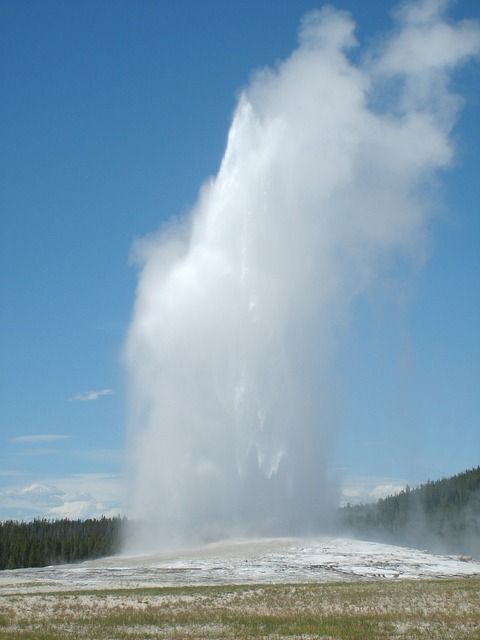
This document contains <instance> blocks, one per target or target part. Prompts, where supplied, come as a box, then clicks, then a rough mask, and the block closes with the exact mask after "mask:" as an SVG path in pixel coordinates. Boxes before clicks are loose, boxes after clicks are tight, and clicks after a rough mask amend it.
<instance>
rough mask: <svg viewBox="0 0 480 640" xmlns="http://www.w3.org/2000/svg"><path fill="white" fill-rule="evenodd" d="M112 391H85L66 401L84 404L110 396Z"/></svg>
mask: <svg viewBox="0 0 480 640" xmlns="http://www.w3.org/2000/svg"><path fill="white" fill-rule="evenodd" d="M111 395H113V391H112V390H111V389H99V390H98V391H85V392H84V393H77V394H76V395H75V396H72V397H71V398H69V399H68V400H69V401H70V402H85V401H92V400H98V399H99V398H101V397H102V396H111Z"/></svg>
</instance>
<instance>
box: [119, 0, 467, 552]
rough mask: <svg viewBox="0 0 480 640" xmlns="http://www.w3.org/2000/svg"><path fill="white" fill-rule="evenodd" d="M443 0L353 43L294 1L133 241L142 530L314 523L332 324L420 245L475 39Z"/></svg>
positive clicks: (156, 539) (148, 535)
mask: <svg viewBox="0 0 480 640" xmlns="http://www.w3.org/2000/svg"><path fill="white" fill-rule="evenodd" d="M445 4H446V3H445V2H442V1H440V0H438V1H429V0H426V1H425V2H423V3H420V4H416V5H411V6H406V7H403V9H401V10H400V11H399V12H398V14H397V27H396V29H395V31H394V32H393V34H391V35H390V37H389V38H388V40H387V39H384V40H383V41H382V46H381V48H379V49H377V50H375V51H370V52H368V55H364V56H359V55H358V50H357V49H355V47H356V46H357V42H356V40H355V37H354V23H353V21H352V19H351V17H350V15H349V14H347V13H344V12H338V11H336V10H334V9H333V8H331V7H324V8H323V9H322V10H320V11H314V12H312V13H310V14H308V15H307V16H306V17H305V18H304V20H303V22H302V25H301V29H300V35H299V46H298V48H297V49H296V50H295V51H294V52H293V53H292V55H291V56H290V58H288V59H287V60H285V61H284V62H283V63H281V64H278V65H277V67H276V68H275V69H273V70H262V71H260V72H258V73H257V74H256V75H255V77H254V78H253V80H252V81H251V83H250V85H249V86H248V88H246V89H245V91H244V92H243V94H242V96H241V98H240V100H239V104H238V107H237V109H236V113H235V115H234V118H233V123H232V126H231V130H230V133H229V136H228V144H227V149H226V152H225V156H224V158H223V161H222V164H221V167H220V170H219V172H218V175H217V176H216V177H215V178H213V179H211V180H210V181H209V182H208V183H207V184H206V185H204V187H203V189H202V191H201V194H200V197H199V200H198V203H197V205H196V207H195V208H194V210H193V211H192V212H191V215H190V216H189V218H188V219H186V220H184V221H183V222H182V223H178V222H176V223H172V224H171V225H170V226H168V227H166V228H163V229H162V230H161V232H160V233H159V234H158V235H157V236H156V237H155V238H153V239H150V240H148V241H145V242H143V243H141V244H139V245H138V246H137V247H136V258H137V260H138V261H139V262H140V264H141V272H140V277H139V284H138V296H137V301H136V305H135V312H134V317H133V321H132V324H131V327H130V332H129V336H128V341H127V346H126V357H127V361H128V367H129V372H130V377H131V409H132V412H131V421H132V427H131V429H132V431H131V447H132V450H133V456H132V464H131V471H132V496H131V497H132V502H131V504H132V509H131V517H132V518H134V519H136V520H138V521H141V522H143V523H144V526H143V528H142V530H141V531H140V532H139V531H137V532H136V536H137V538H136V540H135V542H136V543H137V544H139V545H140V546H144V547H145V546H147V545H150V546H153V547H155V546H156V547H161V546H166V545H179V544H187V543H191V542H195V541H200V540H211V539H218V538H221V537H227V536H231V535H263V534H266V535H280V534H282V535H283V534H300V533H311V532H312V531H314V530H317V529H318V528H319V527H320V526H321V524H322V519H323V518H324V517H325V514H326V512H327V509H328V506H329V503H330V502H331V500H330V497H331V489H330V488H328V487H327V485H326V482H325V478H324V474H325V460H326V457H327V456H328V453H329V448H330V446H331V436H332V431H333V430H334V424H333V422H334V420H333V415H332V414H333V412H332V410H331V407H330V406H329V402H328V396H329V393H328V390H326V382H327V380H328V377H327V372H328V362H329V359H330V357H331V353H332V348H333V343H334V338H335V335H334V332H335V327H336V326H337V325H338V323H340V322H342V321H344V320H345V317H346V314H347V313H348V309H349V307H350V306H351V303H352V301H353V300H354V298H355V297H356V296H358V295H360V294H362V292H365V291H366V290H367V288H369V287H371V285H372V284H374V283H375V281H378V278H379V275H380V274H381V275H382V277H385V275H388V271H389V270H390V269H391V268H392V266H395V263H398V261H399V259H401V260H405V258H411V257H412V256H418V255H419V253H420V254H421V252H422V238H423V236H424V231H425V224H426V221H427V220H428V217H429V215H430V209H431V207H429V204H428V198H427V197H426V195H427V191H430V187H431V182H432V181H431V178H432V176H433V174H434V172H435V171H436V170H438V169H439V168H443V167H446V166H447V165H448V164H449V162H450V160H451V157H452V148H451V143H450V141H449V134H450V131H451V128H452V125H453V122H454V119H455V115H456V112H457V110H458V108H459V99H458V98H457V97H456V96H455V95H453V94H452V93H451V92H450V91H449V90H448V73H449V72H451V70H452V69H453V68H454V67H455V65H457V64H458V63H460V62H462V61H464V60H465V59H466V58H468V57H469V56H472V55H473V54H475V53H478V51H479V31H478V26H477V25H476V24H475V23H473V22H462V23H459V24H458V25H451V24H449V23H447V22H445V21H443V20H442V18H441V12H440V8H441V7H444V6H445ZM351 54H352V55H351ZM353 54H355V55H353ZM352 58H355V59H356V60H357V61H358V60H360V62H356V63H354V62H352ZM426 187H427V188H426Z"/></svg>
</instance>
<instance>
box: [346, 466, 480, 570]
mask: <svg viewBox="0 0 480 640" xmlns="http://www.w3.org/2000/svg"><path fill="white" fill-rule="evenodd" d="M340 519H341V523H342V525H343V527H345V528H346V529H347V530H348V532H349V533H351V534H352V535H355V536H360V537H368V538H370V539H375V540H377V541H384V542H392V543H396V544H403V545H408V546H412V547H419V548H427V549H429V550H431V551H438V552H445V553H460V554H470V555H473V556H476V557H480V467H477V468H475V469H471V470H469V471H464V472H463V473H459V474H458V475H455V476H452V477H450V478H443V479H441V480H437V481H436V482H430V481H429V482H427V483H426V484H423V485H420V486H419V487H416V488H414V489H410V488H409V487H408V486H407V487H406V488H405V489H404V490H403V491H400V493H397V494H396V495H394V496H389V497H388V498H383V499H380V500H378V501H377V502H376V503H371V504H368V503H367V504H360V505H354V506H352V505H347V506H346V507H344V508H343V509H342V510H341V514H340Z"/></svg>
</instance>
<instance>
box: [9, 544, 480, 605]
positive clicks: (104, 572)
mask: <svg viewBox="0 0 480 640" xmlns="http://www.w3.org/2000/svg"><path fill="white" fill-rule="evenodd" d="M467 576H477V577H478V576H480V562H479V561H475V560H472V559H471V558H469V557H464V556H446V555H434V554H430V553H428V552H426V551H419V550H415V549H408V548H405V547H397V546H392V545H385V544H379V543H374V542H365V541H360V540H352V539H347V538H326V537H323V538H314V539H301V538H276V539H262V540H249V541H230V542H223V543H215V544H210V545H206V546H203V547H199V548H196V549H189V550H183V551H176V552H169V553H163V554H156V555H150V556H136V557H126V556H114V557H111V558H104V559H101V560H96V561H88V562H84V563H81V564H76V565H59V566H52V567H45V568H40V569H16V570H13V571H2V572H0V594H14V593H19V592H21V593H39V592H48V591H68V590H88V589H115V588H132V587H149V586H151V587H153V586H155V587H157V586H181V585H225V584H275V583H282V584H285V583H312V582H336V581H345V580H368V579H372V578H375V579H381V580H382V579H384V580H402V579H409V578H413V579H422V578H446V577H467Z"/></svg>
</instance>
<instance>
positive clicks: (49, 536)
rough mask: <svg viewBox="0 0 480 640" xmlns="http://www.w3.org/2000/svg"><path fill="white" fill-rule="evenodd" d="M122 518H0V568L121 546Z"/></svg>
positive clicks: (106, 552)
mask: <svg viewBox="0 0 480 640" xmlns="http://www.w3.org/2000/svg"><path fill="white" fill-rule="evenodd" d="M123 524H124V520H123V519H122V518H120V517H117V518H101V519H100V520H54V521H50V520H44V519H42V520H34V521H33V522H17V521H14V520H10V521H6V522H0V569H18V568H21V567H44V566H47V565H49V564H62V563H67V562H80V561H82V560H87V559H93V558H99V557H101V556H107V555H111V554H113V553H116V552H117V551H119V549H120V541H121V531H122V527H123Z"/></svg>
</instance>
